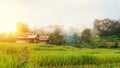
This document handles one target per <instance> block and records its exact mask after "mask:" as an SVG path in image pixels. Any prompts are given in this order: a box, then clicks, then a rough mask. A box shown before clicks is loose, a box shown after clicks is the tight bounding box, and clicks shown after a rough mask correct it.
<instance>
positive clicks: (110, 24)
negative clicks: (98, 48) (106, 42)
mask: <svg viewBox="0 0 120 68" xmlns="http://www.w3.org/2000/svg"><path fill="white" fill-rule="evenodd" d="M94 29H95V30H97V31H98V35H100V36H108V35H119V33H120V31H119V30H120V21H119V20H112V19H103V20H98V19H96V20H95V21H94Z"/></svg>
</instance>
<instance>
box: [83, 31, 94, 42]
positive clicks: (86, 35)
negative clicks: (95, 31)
mask: <svg viewBox="0 0 120 68" xmlns="http://www.w3.org/2000/svg"><path fill="white" fill-rule="evenodd" d="M91 38H92V34H91V30H90V29H85V30H83V32H82V36H81V40H82V41H83V42H89V41H91Z"/></svg>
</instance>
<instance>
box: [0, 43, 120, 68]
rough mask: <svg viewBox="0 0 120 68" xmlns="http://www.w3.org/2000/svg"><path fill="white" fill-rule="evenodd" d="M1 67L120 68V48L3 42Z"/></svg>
mask: <svg viewBox="0 0 120 68" xmlns="http://www.w3.org/2000/svg"><path fill="white" fill-rule="evenodd" d="M0 68H120V49H99V48H97V49H88V48H76V47H73V46H55V45H48V44H16V43H3V42H1V43H0Z"/></svg>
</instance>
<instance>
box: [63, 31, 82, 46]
mask: <svg viewBox="0 0 120 68" xmlns="http://www.w3.org/2000/svg"><path fill="white" fill-rule="evenodd" d="M65 41H66V44H68V45H78V44H80V41H81V39H80V36H79V34H78V33H73V34H72V35H66V37H65Z"/></svg>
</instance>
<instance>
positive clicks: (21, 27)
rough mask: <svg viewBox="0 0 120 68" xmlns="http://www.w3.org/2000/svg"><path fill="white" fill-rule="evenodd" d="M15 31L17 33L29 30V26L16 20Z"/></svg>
mask: <svg viewBox="0 0 120 68" xmlns="http://www.w3.org/2000/svg"><path fill="white" fill-rule="evenodd" d="M16 31H17V32H18V33H24V32H30V28H29V26H28V25H27V24H25V23H21V22H18V23H17V24H16Z"/></svg>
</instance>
